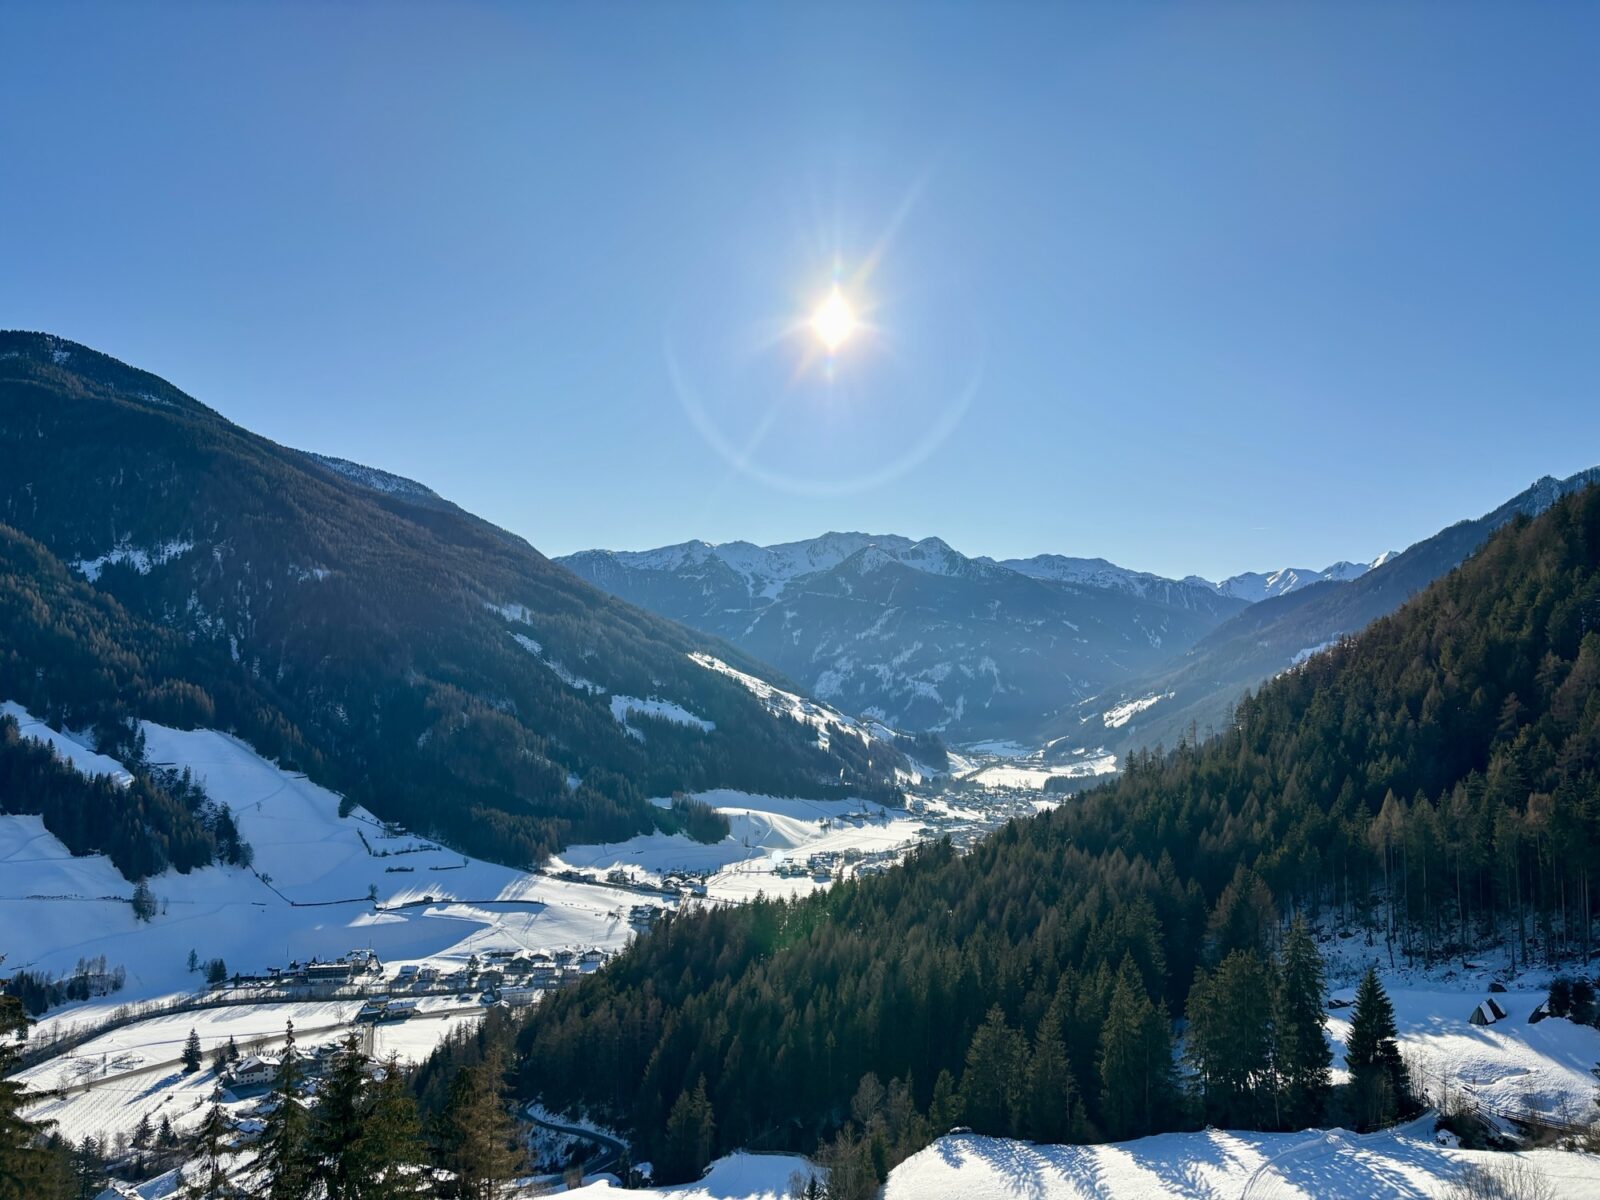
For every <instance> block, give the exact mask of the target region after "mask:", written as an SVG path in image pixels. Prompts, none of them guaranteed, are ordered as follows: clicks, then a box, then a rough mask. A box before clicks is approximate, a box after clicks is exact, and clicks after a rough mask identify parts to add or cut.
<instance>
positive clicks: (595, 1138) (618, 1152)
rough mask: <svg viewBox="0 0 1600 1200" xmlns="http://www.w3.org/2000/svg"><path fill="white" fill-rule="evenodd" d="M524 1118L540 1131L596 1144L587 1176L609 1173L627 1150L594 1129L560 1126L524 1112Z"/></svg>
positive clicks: (585, 1171)
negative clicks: (546, 1130)
mask: <svg viewBox="0 0 1600 1200" xmlns="http://www.w3.org/2000/svg"><path fill="white" fill-rule="evenodd" d="M522 1115H523V1116H524V1117H526V1118H527V1119H528V1122H529V1124H532V1125H537V1126H538V1127H539V1128H540V1129H548V1130H549V1131H550V1132H551V1133H564V1134H566V1135H567V1136H569V1137H575V1138H579V1139H581V1140H583V1141H586V1142H593V1143H594V1144H595V1147H596V1149H595V1152H594V1154H593V1155H591V1156H590V1158H589V1161H588V1162H586V1163H584V1164H583V1173H584V1174H585V1175H598V1174H599V1173H600V1172H602V1171H609V1170H611V1169H612V1168H613V1167H615V1166H616V1165H617V1163H618V1162H619V1161H620V1160H621V1158H622V1154H623V1151H625V1150H627V1148H628V1147H627V1145H626V1143H623V1142H619V1141H618V1140H617V1139H616V1138H614V1137H611V1136H610V1135H609V1134H604V1133H598V1132H596V1131H595V1130H593V1129H583V1128H580V1127H579V1126H577V1125H558V1124H556V1123H555V1122H554V1121H546V1120H544V1119H543V1118H542V1117H536V1116H534V1115H533V1113H532V1112H529V1111H526V1110H524V1112H523V1114H522Z"/></svg>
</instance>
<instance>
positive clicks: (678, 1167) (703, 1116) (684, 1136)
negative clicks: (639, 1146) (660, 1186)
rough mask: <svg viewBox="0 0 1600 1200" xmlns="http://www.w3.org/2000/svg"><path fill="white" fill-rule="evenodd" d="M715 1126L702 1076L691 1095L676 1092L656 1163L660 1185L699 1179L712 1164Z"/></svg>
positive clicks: (685, 1092) (687, 1092) (684, 1092)
mask: <svg viewBox="0 0 1600 1200" xmlns="http://www.w3.org/2000/svg"><path fill="white" fill-rule="evenodd" d="M715 1134H716V1123H715V1121H714V1119H713V1115H712V1111H711V1102H710V1101H709V1100H708V1099H707V1098H706V1081H705V1076H703V1075H702V1076H701V1077H700V1082H699V1083H697V1084H696V1085H695V1089H694V1091H693V1092H689V1091H687V1090H685V1091H683V1092H680V1093H678V1099H677V1100H676V1101H675V1102H674V1103H673V1105H672V1112H671V1113H670V1114H669V1115H668V1117H667V1132H666V1140H665V1142H664V1143H663V1149H662V1154H661V1158H660V1162H659V1164H658V1175H659V1177H660V1179H661V1182H663V1183H688V1182H690V1181H692V1180H695V1179H699V1178H700V1176H701V1174H703V1173H704V1171H705V1169H706V1167H707V1165H708V1164H709V1163H710V1162H711V1151H712V1147H713V1146H714V1144H715Z"/></svg>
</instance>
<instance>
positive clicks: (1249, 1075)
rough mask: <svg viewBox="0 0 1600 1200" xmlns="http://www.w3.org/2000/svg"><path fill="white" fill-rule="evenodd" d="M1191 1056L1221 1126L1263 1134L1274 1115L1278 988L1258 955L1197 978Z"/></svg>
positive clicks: (1237, 956)
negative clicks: (1271, 1113)
mask: <svg viewBox="0 0 1600 1200" xmlns="http://www.w3.org/2000/svg"><path fill="white" fill-rule="evenodd" d="M1185 1011H1186V1012H1187V1013H1188V1014H1189V1030H1188V1036H1187V1038H1186V1044H1185V1053H1186V1055H1187V1057H1188V1060H1189V1062H1190V1064H1191V1065H1192V1066H1193V1067H1194V1070H1195V1075H1196V1078H1198V1079H1199V1081H1200V1084H1201V1089H1202V1092H1203V1095H1204V1099H1205V1108H1206V1118H1207V1120H1209V1121H1210V1122H1211V1123H1212V1124H1214V1125H1217V1126H1219V1127H1223V1128H1228V1127H1234V1128H1241V1127H1242V1128H1247V1129H1258V1128H1260V1127H1261V1125H1262V1123H1263V1119H1264V1117H1265V1116H1266V1115H1267V1114H1268V1112H1269V1111H1270V1109H1269V1104H1270V1100H1271V1089H1272V987H1271V984H1270V982H1269V978H1268V973H1267V968H1266V965H1265V964H1264V963H1263V962H1262V961H1261V957H1260V955H1259V954H1258V953H1257V952H1256V951H1255V950H1254V949H1249V950H1235V951H1233V952H1232V953H1231V954H1229V955H1228V956H1227V957H1226V958H1224V959H1223V960H1222V961H1221V962H1220V963H1219V964H1217V969H1216V971H1215V972H1212V973H1210V974H1208V973H1207V972H1206V971H1205V970H1203V969H1202V970H1201V971H1199V972H1197V973H1196V975H1195V981H1194V987H1193V988H1192V989H1191V990H1190V992H1189V1003H1188V1005H1187V1006H1186V1008H1185Z"/></svg>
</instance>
